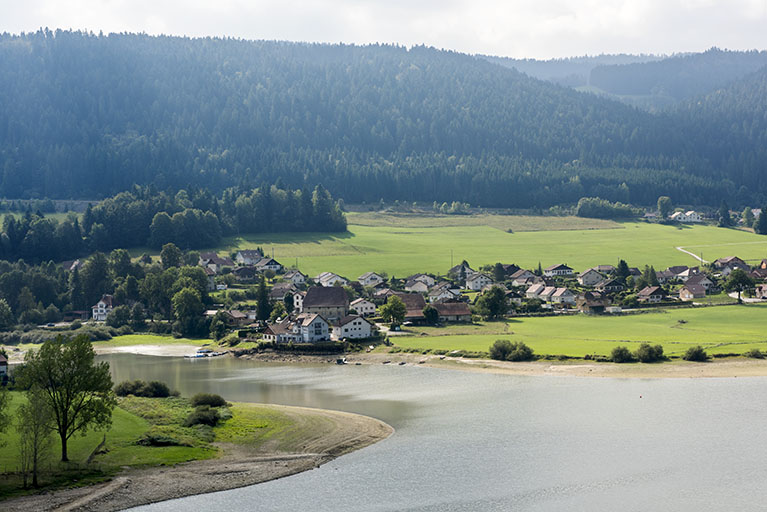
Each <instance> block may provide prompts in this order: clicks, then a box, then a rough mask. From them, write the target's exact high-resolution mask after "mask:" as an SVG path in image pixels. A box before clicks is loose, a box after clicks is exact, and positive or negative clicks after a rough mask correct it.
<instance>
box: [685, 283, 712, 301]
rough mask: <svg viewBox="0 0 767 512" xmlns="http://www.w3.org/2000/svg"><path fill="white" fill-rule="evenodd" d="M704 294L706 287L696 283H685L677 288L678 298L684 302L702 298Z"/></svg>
mask: <svg viewBox="0 0 767 512" xmlns="http://www.w3.org/2000/svg"><path fill="white" fill-rule="evenodd" d="M705 296H706V289H705V288H703V287H702V286H701V285H698V284H686V285H684V286H682V287H681V288H680V289H679V298H680V299H681V300H683V301H685V302H688V301H691V300H694V299H702V298H703V297H705Z"/></svg>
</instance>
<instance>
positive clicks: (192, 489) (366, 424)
mask: <svg viewBox="0 0 767 512" xmlns="http://www.w3.org/2000/svg"><path fill="white" fill-rule="evenodd" d="M263 407H269V408H273V409H277V410H279V411H280V412H282V413H286V414H288V415H290V416H292V417H293V419H294V420H295V421H296V422H297V423H301V422H306V421H313V422H316V420H317V419H320V420H321V421H322V424H323V425H325V427H324V429H323V430H322V431H317V432H316V433H315V435H313V436H311V437H307V438H305V439H303V440H302V441H301V443H302V444H301V450H300V451H299V452H296V453H285V452H279V451H268V447H267V448H266V449H262V450H260V451H255V450H249V449H248V448H247V447H244V446H242V445H230V444H218V446H219V448H220V449H221V450H222V452H223V456H222V457H219V458H216V459H209V460H202V461H195V462H187V463H184V464H177V465H175V466H161V467H152V468H146V469H130V470H126V471H123V472H121V473H120V474H119V475H117V476H116V477H115V478H113V479H112V480H110V481H109V482H105V483H103V484H98V485H92V486H88V487H82V488H76V489H64V490H61V491H55V492H46V493H44V494H39V495H31V496H24V497H21V498H14V499H11V500H8V501H5V502H2V509H3V510H4V511H9V512H10V511H14V512H15V511H18V512H37V511H40V510H57V511H70V510H78V511H80V510H82V511H104V512H106V511H115V510H123V509H126V508H131V507H137V506H140V505H146V504H148V503H156V502H159V501H166V500H171V499H175V498H182V497H185V496H192V495H195V494H205V493H210V492H216V491H225V490H228V489H235V488H238V487H245V486H248V485H254V484H258V483H262V482H267V481H269V480H274V479H277V478H282V477H285V476H289V475H293V474H296V473H300V472H302V471H307V470H311V469H314V468H317V467H319V466H320V465H322V464H325V463H326V462H329V461H331V460H333V459H335V458H336V457H340V456H341V455H344V454H346V453H349V452H352V451H355V450H359V449H361V448H364V447H366V446H369V445H371V444H373V443H376V442H378V441H381V440H383V439H386V438H387V437H389V436H390V435H391V434H392V433H393V432H394V429H393V428H392V427H390V426H389V425H387V424H386V423H384V422H382V421H379V420H376V419H373V418H369V417H367V416H361V415H358V414H351V413H345V412H336V411H327V410H322V409H308V408H304V407H288V406H278V405H264V406H263Z"/></svg>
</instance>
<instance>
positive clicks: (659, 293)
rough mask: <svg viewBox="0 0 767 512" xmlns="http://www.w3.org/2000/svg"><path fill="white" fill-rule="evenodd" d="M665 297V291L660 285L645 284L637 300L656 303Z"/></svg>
mask: <svg viewBox="0 0 767 512" xmlns="http://www.w3.org/2000/svg"><path fill="white" fill-rule="evenodd" d="M665 297H666V292H664V291H663V288H661V287H660V286H646V287H644V288H643V289H642V290H641V291H640V292H639V293H638V294H637V300H639V302H648V303H658V302H660V301H662V300H663V299H664V298H665Z"/></svg>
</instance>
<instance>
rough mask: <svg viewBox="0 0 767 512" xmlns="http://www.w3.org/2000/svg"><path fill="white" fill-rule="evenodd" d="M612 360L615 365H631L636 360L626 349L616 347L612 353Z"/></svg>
mask: <svg viewBox="0 0 767 512" xmlns="http://www.w3.org/2000/svg"><path fill="white" fill-rule="evenodd" d="M610 359H612V362H613V363H630V362H632V361H633V360H634V356H633V355H631V351H630V350H629V349H628V348H626V347H615V348H614V349H613V351H612V352H611V353H610Z"/></svg>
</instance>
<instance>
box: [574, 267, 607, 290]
mask: <svg viewBox="0 0 767 512" xmlns="http://www.w3.org/2000/svg"><path fill="white" fill-rule="evenodd" d="M604 279H605V276H603V275H602V274H600V273H599V272H597V271H596V270H594V269H593V268H590V269H588V270H586V271H583V272H581V273H580V274H578V284H580V285H581V286H594V285H596V284H598V283H601V282H602V281H604Z"/></svg>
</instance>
